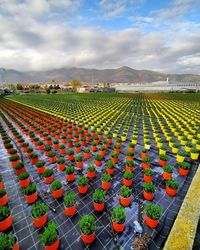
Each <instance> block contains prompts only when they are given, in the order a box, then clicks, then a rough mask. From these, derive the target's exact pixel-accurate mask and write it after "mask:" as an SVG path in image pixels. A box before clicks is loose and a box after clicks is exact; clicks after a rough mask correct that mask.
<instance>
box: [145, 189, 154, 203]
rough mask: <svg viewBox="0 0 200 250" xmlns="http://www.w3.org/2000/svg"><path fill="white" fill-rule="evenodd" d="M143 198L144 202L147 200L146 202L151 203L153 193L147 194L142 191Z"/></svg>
mask: <svg viewBox="0 0 200 250" xmlns="http://www.w3.org/2000/svg"><path fill="white" fill-rule="evenodd" d="M143 196H144V198H145V200H148V201H152V200H153V199H154V193H147V192H146V191H144V192H143Z"/></svg>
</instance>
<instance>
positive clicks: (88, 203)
mask: <svg viewBox="0 0 200 250" xmlns="http://www.w3.org/2000/svg"><path fill="white" fill-rule="evenodd" d="M186 97H187V99H184V98H183V97H182V95H181V96H180V95H178V94H177V96H173V98H174V99H173V100H171V96H170V94H164V95H158V94H148V95H142V94H68V95H50V96H31V97H30V96H20V97H13V98H9V99H1V100H0V114H1V119H0V133H1V147H0V151H1V156H3V157H1V159H0V165H1V172H0V174H1V176H2V177H1V182H2V183H3V185H4V187H5V190H6V193H7V195H8V196H9V201H8V202H7V203H6V204H3V205H2V206H8V207H9V209H10V211H11V215H12V218H13V222H12V225H10V226H9V227H8V228H7V229H6V230H2V231H5V232H6V233H9V232H12V233H13V234H14V235H15V236H16V238H17V241H18V243H19V246H20V249H43V245H45V244H44V241H43V242H41V241H40V238H39V235H42V234H43V232H44V227H43V225H42V226H41V227H38V228H36V226H34V222H33V218H32V206H33V205H32V204H34V203H35V202H36V201H37V202H40V203H41V202H42V203H44V204H46V206H47V207H48V212H47V217H48V219H47V221H45V222H44V225H49V222H55V223H56V225H57V231H55V234H54V235H53V236H54V237H55V238H56V234H57V233H56V232H58V235H59V237H57V238H58V239H59V241H58V244H59V245H60V249H76V248H77V249H85V247H86V248H87V247H89V249H95V250H96V249H117V247H120V246H121V247H123V249H130V247H131V246H132V245H134V246H136V245H137V244H138V241H139V240H141V239H143V238H144V237H147V239H146V243H147V242H149V249H161V248H162V246H163V245H164V242H165V241H166V238H167V236H168V234H169V232H170V229H171V227H172V225H173V223H174V220H175V218H176V216H177V213H178V211H179V209H180V206H181V204H182V201H183V199H184V197H185V195H186V193H187V190H188V187H189V186H190V183H191V181H192V178H193V176H194V175H195V172H196V169H197V167H198V164H199V150H200V130H199V123H200V122H199V111H200V104H199V102H197V101H195V100H194V101H193V100H192V97H191V100H188V95H187V96H186ZM194 99H195V98H194ZM197 100H198V99H197ZM92 166H93V167H92ZM70 167H71V168H70ZM44 171H45V172H44ZM70 171H71V174H73V176H74V177H72V176H69V175H70V174H69V173H70ZM24 172H25V176H26V175H27V178H26V180H25V181H26V182H27V187H28V188H26V187H20V185H22V183H24V182H22V181H21V178H22V177H24V175H20V174H21V173H24ZM27 172H28V173H27ZM105 173H106V175H105ZM83 177H86V178H83ZM24 178H25V177H24ZM70 178H72V179H71V181H69V179H70ZM73 178H74V179H73ZM18 179H19V180H18ZM109 179H111V180H110V181H109ZM26 182H25V183H26ZM84 182H85V184H84V185H83V183H84ZM87 182H88V183H87ZM35 184H36V190H35V189H34V185H35ZM108 184H109V185H110V186H109V185H108ZM24 185H26V184H24ZM122 186H123V188H122ZM0 187H1V186H0ZM102 188H103V189H104V190H105V202H103V203H104V207H103V209H102V211H96V210H95V209H96V205H95V204H94V203H97V205H98V204H100V203H98V202H96V200H93V198H94V197H93V194H94V192H96V191H95V190H96V189H100V190H102ZM2 189H3V188H2ZM27 189H29V190H28V191H27ZM33 191H34V192H33ZM54 191H56V192H54ZM57 191H58V192H57ZM71 191H72V192H74V195H75V205H76V208H75V210H74V212H75V214H73V216H67V214H66V213H67V212H66V211H65V208H66V206H67V205H66V204H67V203H66V199H67V198H64V196H65V195H66V194H68V193H69V192H71ZM80 192H83V194H81V193H80ZM30 194H34V198H33V200H31V201H30ZM101 198H102V197H101ZM124 198H126V199H124ZM70 202H72V199H71V200H70ZM149 203H151V204H155V205H156V206H151V207H150V206H146V205H147V204H149ZM36 204H38V203H36ZM120 204H121V205H122V206H121V207H122V208H123V207H124V208H123V209H122V210H121V211H120V213H121V212H122V213H124V214H125V218H124V219H123V218H121V221H120V215H119V211H115V212H116V215H114V213H113V209H115V208H117V207H119V206H120ZM97 207H99V208H100V206H97ZM160 207H161V208H162V211H160V210H159V209H160ZM83 215H92V216H93V218H94V222H95V223H94V224H95V225H94V228H95V231H94V232H95V235H93V236H91V237H94V239H92V240H91V241H92V243H91V244H90V246H87V244H84V243H83V241H84V239H85V238H84V237H85V236H83V234H84V230H83V228H80V225H79V223H78V222H79V221H80V220H81V218H82V217H83ZM86 219H87V218H85V220H86ZM119 221H120V222H119ZM117 222H118V223H117ZM91 223H92V222H91ZM114 223H117V224H118V226H119V227H120V228H122V225H123V227H124V228H122V230H121V229H120V230H121V231H122V232H117V230H118V229H116V227H115V225H114ZM84 229H85V228H84ZM89 229H90V230H89ZM89 229H88V230H89V231H91V235H92V233H93V232H92V226H91V228H89ZM81 230H82V231H81ZM81 235H82V236H81ZM139 236H141V237H139ZM57 238H56V239H57ZM86 238H87V237H86ZM42 243H43V244H42ZM51 243H53V242H51ZM55 243H56V244H57V241H56V242H55ZM48 244H50V243H48ZM56 248H57V246H55V247H54V249H56Z"/></svg>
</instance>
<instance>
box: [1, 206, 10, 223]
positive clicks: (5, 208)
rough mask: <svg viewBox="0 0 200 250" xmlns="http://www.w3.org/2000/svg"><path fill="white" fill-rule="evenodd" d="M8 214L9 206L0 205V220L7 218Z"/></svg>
mask: <svg viewBox="0 0 200 250" xmlns="http://www.w3.org/2000/svg"><path fill="white" fill-rule="evenodd" d="M9 216H10V208H9V207H8V206H2V207H0V221H3V220H5V219H7V218H8V217H9Z"/></svg>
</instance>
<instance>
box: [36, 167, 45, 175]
mask: <svg viewBox="0 0 200 250" xmlns="http://www.w3.org/2000/svg"><path fill="white" fill-rule="evenodd" d="M45 169H46V168H45V166H42V167H41V168H37V172H38V174H43V173H44V171H45Z"/></svg>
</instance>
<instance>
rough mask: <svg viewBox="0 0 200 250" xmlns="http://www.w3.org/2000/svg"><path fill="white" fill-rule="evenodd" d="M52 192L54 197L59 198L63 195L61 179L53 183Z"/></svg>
mask: <svg viewBox="0 0 200 250" xmlns="http://www.w3.org/2000/svg"><path fill="white" fill-rule="evenodd" d="M51 192H52V196H53V198H54V199H59V198H60V197H62V195H63V189H62V184H61V182H60V181H59V180H55V181H53V182H52V183H51Z"/></svg>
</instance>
